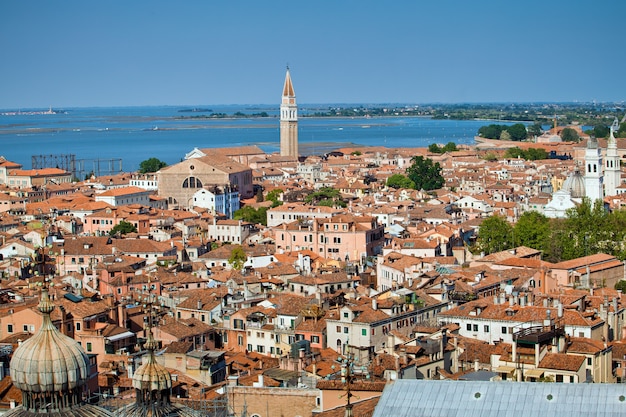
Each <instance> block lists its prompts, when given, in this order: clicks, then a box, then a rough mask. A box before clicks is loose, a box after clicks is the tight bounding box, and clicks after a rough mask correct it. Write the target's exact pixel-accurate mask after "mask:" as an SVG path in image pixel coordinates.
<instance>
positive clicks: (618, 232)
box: [472, 198, 626, 262]
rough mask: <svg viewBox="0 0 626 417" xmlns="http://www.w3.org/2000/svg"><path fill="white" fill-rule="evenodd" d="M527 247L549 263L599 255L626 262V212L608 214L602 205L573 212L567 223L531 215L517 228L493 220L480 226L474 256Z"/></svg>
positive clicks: (522, 218)
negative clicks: (538, 253)
mask: <svg viewBox="0 0 626 417" xmlns="http://www.w3.org/2000/svg"><path fill="white" fill-rule="evenodd" d="M516 246H528V247H531V248H534V249H537V250H540V251H541V252H542V253H543V257H542V258H543V259H544V260H546V261H548V262H561V261H567V260H570V259H575V258H579V257H583V256H587V255H593V254H596V253H600V252H602V253H606V254H609V255H613V256H615V257H616V258H618V259H620V260H624V259H626V210H615V211H612V212H609V211H606V210H605V209H604V207H603V205H602V202H601V201H598V202H596V203H591V201H590V200H589V199H588V198H584V199H583V201H582V203H581V204H579V205H577V206H576V207H574V208H572V209H570V210H568V211H567V213H566V218H565V219H548V218H546V217H545V216H543V215H542V214H540V213H537V212H534V211H529V212H526V213H524V214H522V216H520V218H519V219H518V221H517V223H516V224H515V226H512V225H510V224H509V223H508V222H507V221H506V220H505V219H504V218H503V217H499V216H492V217H489V218H487V219H485V220H484V221H483V223H482V224H481V226H480V229H479V233H478V239H477V242H476V244H475V246H474V248H473V249H472V250H473V251H474V252H484V253H485V254H489V253H493V252H498V251H502V250H507V249H511V248H514V247H516Z"/></svg>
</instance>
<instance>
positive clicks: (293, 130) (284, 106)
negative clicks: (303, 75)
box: [280, 67, 298, 159]
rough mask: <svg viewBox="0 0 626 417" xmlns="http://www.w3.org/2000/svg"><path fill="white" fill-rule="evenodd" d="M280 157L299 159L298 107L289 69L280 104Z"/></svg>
mask: <svg viewBox="0 0 626 417" xmlns="http://www.w3.org/2000/svg"><path fill="white" fill-rule="evenodd" d="M280 156H289V157H292V158H293V159H298V106H297V105H296V93H295V91H294V89H293V83H292V82H291V75H290V74H289V67H287V74H286V75H285V84H284V86H283V97H282V101H281V103H280Z"/></svg>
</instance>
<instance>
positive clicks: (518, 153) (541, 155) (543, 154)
mask: <svg viewBox="0 0 626 417" xmlns="http://www.w3.org/2000/svg"><path fill="white" fill-rule="evenodd" d="M504 157H505V158H522V159H525V160H527V161H537V160H539V159H548V152H547V151H546V150H545V149H543V148H528V149H526V150H524V149H520V148H519V147H517V146H515V147H513V148H509V149H507V150H506V152H505V153H504Z"/></svg>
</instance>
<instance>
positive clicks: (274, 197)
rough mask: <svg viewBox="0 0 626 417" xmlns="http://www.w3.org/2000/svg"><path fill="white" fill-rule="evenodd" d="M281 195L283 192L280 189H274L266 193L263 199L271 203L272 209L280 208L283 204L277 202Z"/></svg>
mask: <svg viewBox="0 0 626 417" xmlns="http://www.w3.org/2000/svg"><path fill="white" fill-rule="evenodd" d="M282 193H283V190H281V189H280V188H274V189H273V190H272V191H270V192H268V193H267V196H266V197H265V198H266V199H267V200H269V201H271V202H272V208H274V207H278V206H281V205H282V204H283V202H282V201H280V200H279V198H280V195H281V194H282Z"/></svg>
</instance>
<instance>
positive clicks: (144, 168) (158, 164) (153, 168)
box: [139, 158, 167, 174]
mask: <svg viewBox="0 0 626 417" xmlns="http://www.w3.org/2000/svg"><path fill="white" fill-rule="evenodd" d="M166 166H167V164H166V163H165V162H163V161H161V160H160V159H158V158H149V159H146V160H145V161H141V163H139V172H140V173H141V174H147V173H149V172H157V171H158V170H160V169H161V168H163V167H166Z"/></svg>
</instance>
